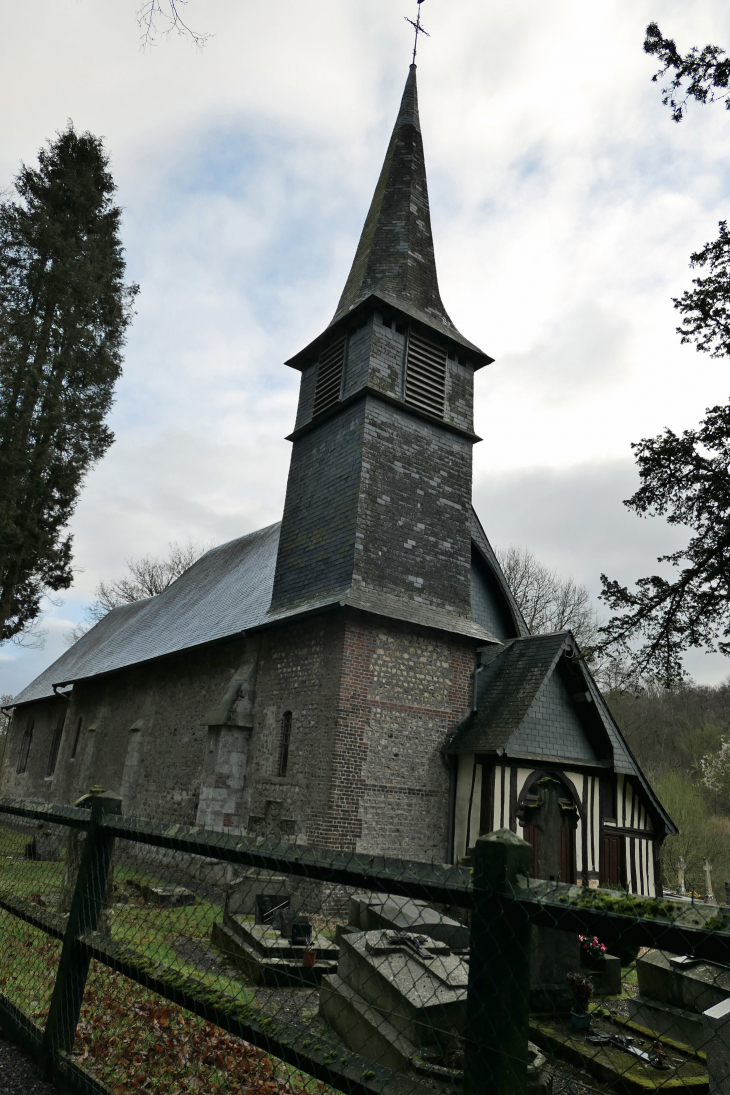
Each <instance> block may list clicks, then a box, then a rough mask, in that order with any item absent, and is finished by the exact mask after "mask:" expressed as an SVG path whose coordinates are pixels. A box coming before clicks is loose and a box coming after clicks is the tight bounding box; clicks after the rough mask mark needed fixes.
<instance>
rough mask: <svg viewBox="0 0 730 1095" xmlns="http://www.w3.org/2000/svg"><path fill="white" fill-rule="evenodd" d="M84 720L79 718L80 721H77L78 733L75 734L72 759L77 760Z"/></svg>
mask: <svg viewBox="0 0 730 1095" xmlns="http://www.w3.org/2000/svg"><path fill="white" fill-rule="evenodd" d="M83 721H84V720H83V719H79V721H78V722H77V723H76V733H75V734H74V746H73V749H72V750H71V760H76V754H77V752H78V749H79V740H80V738H81V723H82V722H83Z"/></svg>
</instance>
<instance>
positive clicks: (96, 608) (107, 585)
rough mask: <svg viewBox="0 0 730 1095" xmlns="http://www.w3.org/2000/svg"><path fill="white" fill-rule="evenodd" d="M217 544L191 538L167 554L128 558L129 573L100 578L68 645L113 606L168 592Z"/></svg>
mask: <svg viewBox="0 0 730 1095" xmlns="http://www.w3.org/2000/svg"><path fill="white" fill-rule="evenodd" d="M213 546H214V545H213V544H194V543H193V542H192V541H191V540H188V542H187V543H186V544H179V543H177V542H174V543H171V544H170V551H169V553H168V554H167V555H165V556H155V555H145V556H143V557H142V558H141V559H127V573H126V574H125V575H123V576H122V577H121V578H116V579H115V580H114V581H113V582H99V585H98V586H97V587H96V590H95V592H96V600H95V601H94V602H93V603H92V604H90V605H89V607H88V608H87V609H86V614H85V618H84V620H83V621H82V622H81V623H79V624H77V625H76V627H74V628H72V629H71V631H68V632H67V633H66V641H67V643H68V645H69V646H72V645H73V644H74V643H75V642H77V641H78V640H79V639H80V638H81V636H82V635H85V634H86V632H87V631H88V630H89V629H90V628H92V627H93V626H94V624H97V623H98V622H99V620H102V619H103V618H104V616H106V614H107V613H108V612H111V610H112V609H113V608H118V607H119V605H128V604H132V602H133V601H143V600H145V598H147V597H157V596H158V595H159V594H160V593H164V592H165V590H166V589H167V588H168V586H170V585H172V583H173V582H174V581H175V580H176V579H177V578H179V577H180V575H181V574H184V573H185V571H186V570H189V569H190V567H191V566H192V565H193V563H197V561H198V559H200V558H201V556H203V555H205V553H206V552H207V551H210V549H211V547H213Z"/></svg>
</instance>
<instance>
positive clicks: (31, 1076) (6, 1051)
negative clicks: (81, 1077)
mask: <svg viewBox="0 0 730 1095" xmlns="http://www.w3.org/2000/svg"><path fill="white" fill-rule="evenodd" d="M55 1090H56V1089H55V1088H54V1086H53V1084H48V1083H46V1082H45V1081H44V1080H42V1079H41V1078H40V1076H39V1075H38V1072H37V1070H36V1067H35V1064H34V1063H33V1061H32V1059H31V1057H30V1056H29V1054H27V1053H26V1052H25V1050H23V1049H21V1048H20V1046H18V1045H16V1044H15V1042H9V1041H8V1040H7V1038H6V1037H5V1036H4V1035H3V1034H2V1032H1V1031H0V1092H2V1095H51V1092H54V1091H55Z"/></svg>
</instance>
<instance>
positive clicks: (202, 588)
mask: <svg viewBox="0 0 730 1095" xmlns="http://www.w3.org/2000/svg"><path fill="white" fill-rule="evenodd" d="M280 529H281V524H280V522H278V523H277V524H275V525H269V526H268V528H264V529H260V530H259V531H258V532H251V533H249V534H248V535H247V536H241V537H239V538H238V539H237V540H231V541H230V543H227V544H222V545H221V546H220V547H216V548H213V549H212V550H211V551H209V552H207V553H206V554H205V555H204V556H203V557H202V559H199V560H198V562H197V563H195V564H194V565H193V566H192V567H190V569H189V570H186V571H185V573H184V574H183V575H182V576H181V577H180V578H178V579H177V581H175V582H173V583H172V585H171V586H170V587H169V588H168V589H166V590H165V592H164V593H161V594H160V595H159V596H157V597H150V598H147V599H146V600H144V601H135V602H134V604H131V605H122V606H121V607H119V608H115V609H113V611H112V612H110V613H109V614H108V615H106V616H105V617H104V618H103V619H102V620H101V621H100V622H99V623H98V624H96V626H95V627H93V628H92V629H91V630H90V631H87V633H86V634H85V635H83V636H82V637H81V638H80V639H79V640H78V642H76V643H74V645H73V646H72V647H71V648H70V649H69V650H67V651H66V653H65V654H62V655H61V657H60V658H58V659H57V660H56V661H55V662H54V663H53V664H52V665H50V666H49V667H48V669H46V670H45V671H44V672H43V673H41V674H40V676H38V677H36V679H35V680H34V681H32V682H31V684H29V685H28V687H27V688H24V689H23V691H22V692H20V693H19V694H18V695H17V696H16V697H15V698H14V700H13V703H16V704H20V703H30V702H31V701H33V700H40V699H44V698H46V697H48V696H52V695H53V686H54V684H55V685H61V684H70V683H71V682H72V681H77V680H83V679H84V678H87V677H95V676H98V675H100V674H102V673H111V672H113V671H114V670H117V669H124V668H125V667H126V666H129V665H137V664H139V663H140V662H145V661H150V660H151V659H153V658H160V657H163V656H164V655H166V654H175V653H179V652H181V651H183V650H189V649H191V648H192V647H196V646H202V645H204V644H205V643H210V642H215V641H216V640H217V639H225V638H230V637H232V636H234V635H240V634H241V633H243V632H244V631H250V630H252V629H253V628H255V627H260V626H262V625H263V624H271V623H276V622H277V621H279V620H284V619H287V618H289V617H291V616H299V615H302V614H303V613H307V612H309V613H311V612H316V611H319V610H321V609H323V608H326V607H328V606H330V605H335V604H339V605H343V606H344V605H348V606H350V607H351V608H357V609H360V610H362V611H363V612H370V613H373V614H375V615H378V616H385V617H387V618H388V619H393V620H402V621H403V622H404V623H413V624H420V625H421V626H423V627H437V628H440V629H441V630H444V631H451V632H454V633H456V634H459V635H466V636H467V637H469V638H473V639H477V640H479V641H481V642H487V643H497V642H499V640H498V639H497V638H496V636H494V635H492V634H490V632H488V631H485V629H484V628H483V627H481V625H480V624H478V623H476V622H475V621H474V620H471V619H469V618H468V617H466V616H459V615H458V614H457V613H454V612H448V611H447V610H445V609H438V608H433V607H431V606H429V605H426V604H418V603H417V602H414V601H410V600H406V599H405V598H400V597H397V596H394V595H392V594H388V593H380V592H377V591H372V592H370V591H361V590H357V589H351V590H347V591H344V592H343V593H341V594H337V595H336V596H328V597H325V598H318V599H314V600H312V601H311V602H307V603H302V604H298V605H297V606H296V607H295V608H293V609H289V610H285V611H283V612H275V611H274V612H270V611H269V605H270V604H271V593H272V590H273V586H274V571H275V569H276V556H277V551H278V547H279V531H280Z"/></svg>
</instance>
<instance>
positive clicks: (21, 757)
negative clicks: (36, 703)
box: [16, 719, 33, 775]
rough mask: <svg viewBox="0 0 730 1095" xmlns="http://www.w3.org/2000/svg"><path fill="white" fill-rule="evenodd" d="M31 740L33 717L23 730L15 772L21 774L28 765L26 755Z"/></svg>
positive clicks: (28, 754)
mask: <svg viewBox="0 0 730 1095" xmlns="http://www.w3.org/2000/svg"><path fill="white" fill-rule="evenodd" d="M32 741H33V719H31V720H30V722H29V723H28V725H27V726H26V728H25V730H24V731H23V739H22V741H21V743H20V753H19V754H18V767H17V768H16V772H17V773H18V775H21V774H22V773H23V772H25V770H26V769H27V767H28V757H29V756H30V746H31V743H32Z"/></svg>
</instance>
